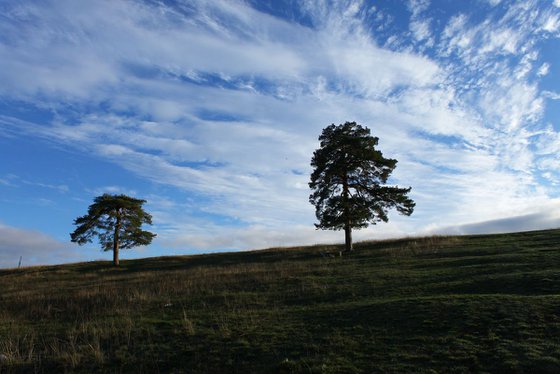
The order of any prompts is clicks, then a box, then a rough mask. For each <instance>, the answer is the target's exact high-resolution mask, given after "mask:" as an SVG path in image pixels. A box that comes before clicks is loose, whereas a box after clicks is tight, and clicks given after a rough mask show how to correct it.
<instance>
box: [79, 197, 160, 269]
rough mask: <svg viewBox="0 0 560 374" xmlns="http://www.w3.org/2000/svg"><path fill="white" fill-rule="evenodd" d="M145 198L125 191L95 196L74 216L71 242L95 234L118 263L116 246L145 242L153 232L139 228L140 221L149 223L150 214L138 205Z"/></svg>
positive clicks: (88, 238)
mask: <svg viewBox="0 0 560 374" xmlns="http://www.w3.org/2000/svg"><path fill="white" fill-rule="evenodd" d="M145 202H146V200H141V199H135V198H133V197H129V196H126V195H110V194H104V195H102V196H98V197H96V198H95V199H94V202H93V204H91V205H90V206H89V208H88V213H87V214H86V215H84V216H82V217H78V218H76V219H75V220H74V225H76V226H78V227H77V228H76V230H74V232H73V233H71V234H70V237H71V240H72V242H74V243H78V244H79V245H82V244H85V243H91V242H92V240H93V238H94V237H98V239H99V243H100V244H101V247H102V249H103V250H105V251H110V250H113V263H114V265H118V264H119V249H127V248H132V247H136V246H140V245H148V244H150V243H151V242H152V239H153V238H154V237H155V236H156V234H153V233H151V232H149V231H144V230H142V229H141V226H142V224H149V225H151V224H152V216H151V215H150V214H148V213H146V212H145V211H144V209H143V208H142V205H143V204H144V203H145Z"/></svg>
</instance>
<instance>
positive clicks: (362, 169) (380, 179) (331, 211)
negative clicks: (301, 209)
mask: <svg viewBox="0 0 560 374" xmlns="http://www.w3.org/2000/svg"><path fill="white" fill-rule="evenodd" d="M319 141H320V147H319V148H318V149H317V150H316V151H315V152H314V153H313V158H312V160H311V166H312V167H313V173H312V174H311V181H310V182H309V187H311V189H312V191H313V192H312V194H311V195H310V196H309V201H310V202H311V203H312V204H313V205H314V206H315V209H316V210H315V214H316V216H317V219H318V221H319V223H318V224H316V225H315V226H316V227H317V228H318V229H329V230H342V229H344V230H345V232H346V249H347V250H351V249H352V243H351V230H352V229H353V228H357V229H360V228H365V227H367V226H368V225H369V224H370V223H371V224H376V223H377V222H380V221H383V222H387V221H388V220H389V218H388V215H387V214H388V211H389V210H390V209H396V210H397V211H398V212H399V213H401V214H404V215H411V214H412V212H413V210H414V206H415V203H414V202H413V201H412V200H411V199H410V198H409V197H408V193H409V192H410V191H411V188H410V187H409V188H400V187H398V186H386V183H387V181H388V179H389V176H390V175H391V173H392V172H393V170H394V169H395V167H396V165H397V160H394V159H389V158H385V157H383V154H382V153H381V152H380V151H379V150H377V149H375V147H376V146H377V143H378V141H379V139H378V138H377V137H373V136H371V134H370V130H369V129H368V128H366V127H362V126H360V125H358V124H356V122H346V123H344V124H343V125H338V126H335V125H334V124H332V125H330V126H328V127H326V128H325V129H324V130H323V132H322V134H321V136H320V137H319Z"/></svg>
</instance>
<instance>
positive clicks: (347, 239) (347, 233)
mask: <svg viewBox="0 0 560 374" xmlns="http://www.w3.org/2000/svg"><path fill="white" fill-rule="evenodd" d="M344 244H345V247H344V251H345V252H351V251H352V250H353V249H354V247H353V246H352V227H350V224H349V223H347V224H346V225H345V226H344Z"/></svg>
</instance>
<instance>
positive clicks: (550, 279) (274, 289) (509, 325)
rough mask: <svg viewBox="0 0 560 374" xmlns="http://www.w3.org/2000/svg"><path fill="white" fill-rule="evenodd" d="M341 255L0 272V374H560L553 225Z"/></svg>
mask: <svg viewBox="0 0 560 374" xmlns="http://www.w3.org/2000/svg"><path fill="white" fill-rule="evenodd" d="M338 250H339V248H338V247H336V246H328V247H326V246H313V247H301V248H284V249H270V250H264V251H254V252H245V253H226V254H214V255H200V256H182V257H162V258H151V259H143V260H128V261H122V265H121V267H120V268H114V267H112V266H111V265H110V263H108V262H91V263H81V264H72V265H61V266H48V267H35V268H25V269H12V270H0V355H4V358H3V359H0V373H4V372H7V373H10V372H39V373H41V372H45V373H47V372H83V373H90V372H135V373H136V372H145V373H154V372H162V373H168V372H189V373H300V372H301V373H362V372H366V373H370V372H387V373H393V372H429V373H435V372H440V373H465V372H492V373H496V372H503V373H536V372H539V373H546V372H550V373H558V372H560V231H559V230H554V231H538V232H528V233H518V234H505V235H486V236H467V237H430V238H411V239H402V240H395V241H382V242H367V243H360V244H358V245H356V251H355V252H354V253H352V254H351V255H348V256H344V257H334V258H331V257H325V256H322V255H321V253H324V252H331V253H336V252H337V251H338ZM0 357H2V356H0Z"/></svg>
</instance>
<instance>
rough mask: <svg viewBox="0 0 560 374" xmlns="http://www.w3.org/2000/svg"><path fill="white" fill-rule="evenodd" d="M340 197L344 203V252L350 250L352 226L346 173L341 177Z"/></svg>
mask: <svg viewBox="0 0 560 374" xmlns="http://www.w3.org/2000/svg"><path fill="white" fill-rule="evenodd" d="M342 198H343V199H344V200H343V204H344V221H345V222H344V244H345V247H344V252H351V251H352V226H351V225H350V202H349V200H350V189H349V187H348V175H347V174H346V173H344V176H343V177H342Z"/></svg>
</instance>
